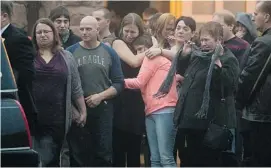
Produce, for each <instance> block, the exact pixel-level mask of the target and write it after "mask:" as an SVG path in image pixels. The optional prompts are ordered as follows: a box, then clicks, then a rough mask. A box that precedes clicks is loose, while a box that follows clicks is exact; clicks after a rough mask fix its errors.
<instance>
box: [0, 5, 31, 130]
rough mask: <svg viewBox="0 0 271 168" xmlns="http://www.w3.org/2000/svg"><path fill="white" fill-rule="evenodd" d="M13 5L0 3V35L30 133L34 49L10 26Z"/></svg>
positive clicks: (25, 38)
mask: <svg viewBox="0 0 271 168" xmlns="http://www.w3.org/2000/svg"><path fill="white" fill-rule="evenodd" d="M12 10H13V4H12V2H10V1H1V35H2V38H4V39H5V41H4V44H5V47H6V50H7V54H8V57H9V60H10V63H11V67H12V69H13V71H14V74H15V78H16V82H17V87H18V95H19V99H20V103H21V105H22V106H23V109H24V111H25V114H26V117H27V119H28V122H29V126H30V129H31V133H32V134H33V131H34V127H35V126H34V124H35V121H36V108H35V103H34V100H33V96H32V81H33V79H34V76H35V69H34V64H33V60H34V55H35V54H34V48H33V45H32V43H31V41H30V40H29V38H28V37H27V36H26V35H25V34H23V33H22V31H21V30H20V29H18V28H16V27H15V26H13V25H12V24H10V22H11V15H12Z"/></svg>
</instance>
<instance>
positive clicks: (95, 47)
mask: <svg viewBox="0 0 271 168" xmlns="http://www.w3.org/2000/svg"><path fill="white" fill-rule="evenodd" d="M98 34H99V26H98V22H97V20H96V19H95V18H94V17H92V16H86V17H84V18H83V19H82V20H81V22H80V35H81V39H82V41H80V42H78V43H77V44H74V45H72V46H70V47H68V48H67V50H68V51H70V52H71V53H72V54H73V55H74V58H75V60H76V62H77V64H78V70H79V73H80V76H81V81H82V88H83V91H84V96H85V102H86V105H87V113H88V117H87V123H86V125H85V127H84V128H83V129H82V128H79V127H78V126H77V125H76V124H72V127H71V132H70V133H71V134H70V135H71V136H70V140H69V144H70V155H71V160H70V162H71V163H70V164H71V166H78V167H79V166H80V167H81V166H82V167H83V166H84V167H85V166H87V167H111V164H112V122H113V121H112V119H113V108H112V103H111V99H112V98H113V97H115V96H116V95H117V94H118V93H119V92H121V91H122V89H123V85H124V77H123V73H122V70H121V64H120V59H119V56H118V55H117V53H116V52H115V51H114V50H113V49H112V48H111V47H108V46H107V45H105V44H104V43H101V42H99V41H98V40H97V37H98Z"/></svg>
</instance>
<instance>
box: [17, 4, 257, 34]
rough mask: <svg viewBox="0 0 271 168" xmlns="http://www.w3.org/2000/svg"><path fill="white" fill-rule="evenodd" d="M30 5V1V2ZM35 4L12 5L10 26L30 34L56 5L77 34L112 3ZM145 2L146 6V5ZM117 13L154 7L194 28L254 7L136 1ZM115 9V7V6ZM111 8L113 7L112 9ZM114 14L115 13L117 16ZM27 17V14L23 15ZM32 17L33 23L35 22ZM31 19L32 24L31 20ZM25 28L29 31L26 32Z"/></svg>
mask: <svg viewBox="0 0 271 168" xmlns="http://www.w3.org/2000/svg"><path fill="white" fill-rule="evenodd" d="M31 2H32V3H33V1H31ZM36 2H39V3H40V4H39V6H38V7H37V8H35V7H33V6H32V8H31V9H30V10H27V9H29V8H28V6H27V4H28V3H30V1H15V3H14V16H13V23H14V24H16V25H17V26H18V27H20V28H24V29H25V30H26V31H27V30H28V33H29V34H30V32H31V31H30V30H31V29H32V26H33V24H34V23H33V22H35V20H36V19H37V18H41V17H48V16H49V13H50V11H51V9H53V8H54V7H56V6H58V5H64V6H66V7H67V8H68V10H69V11H70V14H71V29H72V30H73V31H74V32H75V33H78V25H79V22H80V20H81V18H83V17H84V16H86V15H89V14H91V12H92V11H93V10H94V9H95V8H99V7H102V6H104V7H109V8H110V7H112V6H113V5H112V4H113V3H115V4H116V1H104V0H99V1H59V0H58V1H36ZM146 2H148V3H146ZM117 3H118V5H117V6H118V8H116V10H118V11H119V12H122V13H123V12H124V13H129V12H135V13H138V14H141V13H142V11H143V10H144V9H145V8H146V7H154V8H156V9H158V10H159V12H163V13H164V12H170V13H172V14H174V15H175V16H176V17H179V16H181V15H185V16H192V17H193V18H194V19H195V20H196V22H197V24H198V26H197V27H198V28H199V27H200V25H201V24H203V23H204V22H207V21H210V20H211V18H212V14H213V13H214V12H217V11H219V10H223V9H227V10H230V11H232V12H233V13H234V14H236V12H248V13H253V11H254V7H255V4H256V0H255V1H253V0H252V1H251V0H242V1H214V0H213V1H186V0H185V1H184V0H183V1H181V0H170V1H145V2H144V1H137V2H130V3H127V2H125V1H119V2H117ZM115 6H116V5H115ZM113 8H114V7H113ZM118 11H116V12H118ZM27 13H28V14H27ZM36 15H38V16H36ZM35 16H36V19H35ZM31 17H32V20H31ZM28 26H29V28H28Z"/></svg>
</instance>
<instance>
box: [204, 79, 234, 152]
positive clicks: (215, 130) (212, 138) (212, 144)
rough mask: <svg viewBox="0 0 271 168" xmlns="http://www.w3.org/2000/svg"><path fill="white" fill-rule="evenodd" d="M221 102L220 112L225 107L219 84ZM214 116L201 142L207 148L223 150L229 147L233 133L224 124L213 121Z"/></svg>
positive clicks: (222, 89)
mask: <svg viewBox="0 0 271 168" xmlns="http://www.w3.org/2000/svg"><path fill="white" fill-rule="evenodd" d="M221 97H222V98H221V103H220V111H219V112H220V113H221V112H224V110H223V109H225V108H226V104H225V98H224V87H223V84H221ZM215 118H216V117H214V119H213V120H211V122H210V123H209V126H208V129H207V131H206V133H205V136H204V139H203V144H204V145H205V146H207V147H209V148H212V149H217V150H220V151H224V150H227V149H230V148H231V145H232V140H233V135H232V133H231V131H230V129H229V128H228V127H227V126H226V125H219V124H216V123H215Z"/></svg>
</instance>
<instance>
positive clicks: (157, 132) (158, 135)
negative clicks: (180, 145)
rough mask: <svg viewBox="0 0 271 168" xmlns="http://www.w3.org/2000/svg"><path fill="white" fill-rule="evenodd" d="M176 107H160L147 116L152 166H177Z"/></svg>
mask: <svg viewBox="0 0 271 168" xmlns="http://www.w3.org/2000/svg"><path fill="white" fill-rule="evenodd" d="M173 112H174V108H172V107H167V108H163V109H160V110H158V111H156V112H154V113H152V114H150V115H149V116H147V117H146V121H145V122H146V130H147V137H148V142H149V147H150V152H151V166H152V167H161V166H162V167H176V166H177V165H176V162H175V159H174V156H173V148H174V143H175V137H176V131H177V130H176V128H175V127H174V124H173V115H174V113H173Z"/></svg>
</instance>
